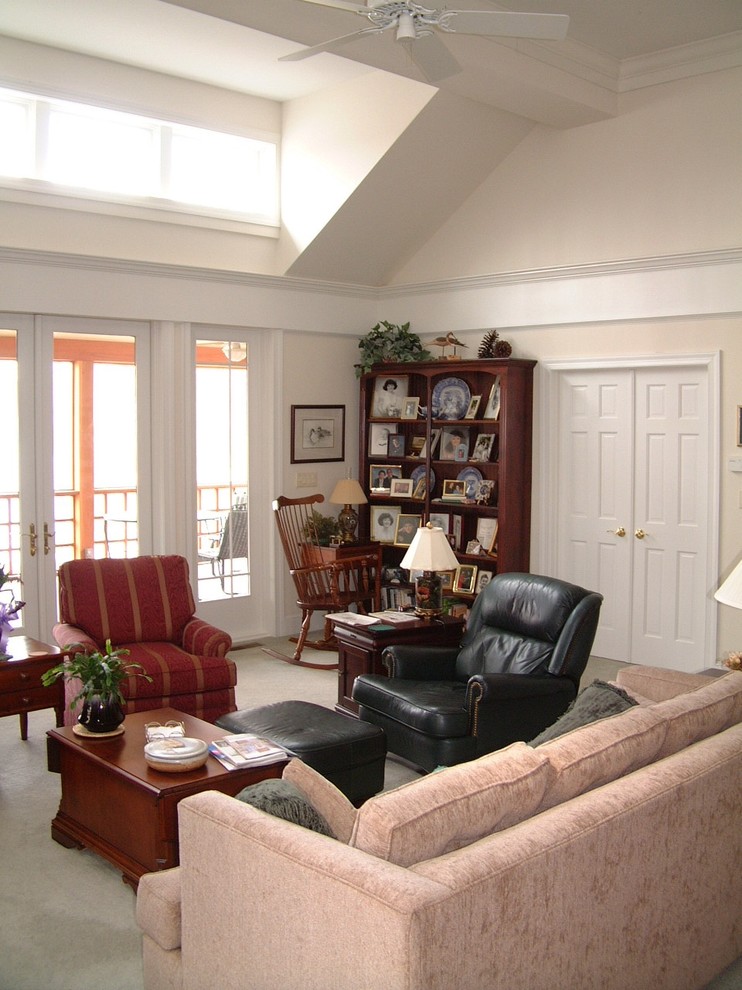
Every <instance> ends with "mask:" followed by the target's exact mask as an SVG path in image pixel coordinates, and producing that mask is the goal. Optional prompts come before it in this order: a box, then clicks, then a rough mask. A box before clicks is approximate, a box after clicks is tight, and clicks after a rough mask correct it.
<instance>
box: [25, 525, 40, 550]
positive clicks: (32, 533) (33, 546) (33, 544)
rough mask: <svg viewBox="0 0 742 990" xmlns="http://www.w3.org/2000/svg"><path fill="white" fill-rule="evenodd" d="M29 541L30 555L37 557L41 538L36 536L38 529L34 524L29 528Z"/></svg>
mask: <svg viewBox="0 0 742 990" xmlns="http://www.w3.org/2000/svg"><path fill="white" fill-rule="evenodd" d="M28 539H29V543H30V548H29V553H30V554H31V556H32V557H35V556H36V550H37V546H38V540H39V538H38V536H37V535H36V527H35V526H34V524H33V523H31V524H30V525H29V527H28Z"/></svg>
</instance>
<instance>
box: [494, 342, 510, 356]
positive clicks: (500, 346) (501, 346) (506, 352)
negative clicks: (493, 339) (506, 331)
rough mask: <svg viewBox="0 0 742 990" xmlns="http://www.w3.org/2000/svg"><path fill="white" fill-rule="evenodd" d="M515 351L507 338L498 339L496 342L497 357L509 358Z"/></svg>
mask: <svg viewBox="0 0 742 990" xmlns="http://www.w3.org/2000/svg"><path fill="white" fill-rule="evenodd" d="M512 353H513V348H512V347H511V346H510V344H509V343H508V342H507V340H498V341H497V343H496V344H495V357H499V358H507V357H510V355H511V354H512Z"/></svg>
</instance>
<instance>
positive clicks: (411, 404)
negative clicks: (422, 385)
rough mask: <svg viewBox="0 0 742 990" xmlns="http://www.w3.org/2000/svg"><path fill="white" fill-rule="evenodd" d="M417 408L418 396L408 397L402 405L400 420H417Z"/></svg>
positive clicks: (418, 403) (418, 404)
mask: <svg viewBox="0 0 742 990" xmlns="http://www.w3.org/2000/svg"><path fill="white" fill-rule="evenodd" d="M419 406H420V397H419V396H416V395H410V396H408V397H407V398H406V399H405V400H404V402H403V404H402V419H417V410H418V407H419Z"/></svg>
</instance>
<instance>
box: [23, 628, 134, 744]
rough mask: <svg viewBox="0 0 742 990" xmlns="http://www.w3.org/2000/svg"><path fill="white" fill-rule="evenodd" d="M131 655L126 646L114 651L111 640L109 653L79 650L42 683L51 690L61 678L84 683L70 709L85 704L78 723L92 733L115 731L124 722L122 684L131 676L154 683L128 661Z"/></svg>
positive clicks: (108, 640) (107, 650)
mask: <svg viewBox="0 0 742 990" xmlns="http://www.w3.org/2000/svg"><path fill="white" fill-rule="evenodd" d="M73 648H74V647H73ZM128 656H129V650H127V649H124V648H123V647H119V648H118V649H115V650H114V649H113V647H112V646H111V640H110V639H107V640H106V648H105V651H98V650H89V651H88V650H83V649H78V650H77V652H75V653H74V654H73V655H72V656H70V657H67V658H66V659H65V660H63V661H62V663H60V664H57V666H56V667H52V668H51V670H47V671H46V673H44V674H42V675H41V682H42V684H43V685H44V687H50V686H51V685H52V684H54V682H55V681H57V680H58V679H59V678H60V677H63V678H64V679H65V680H73V679H75V678H77V679H78V680H79V681H80V682H81V683H80V690H79V691H78V692H77V694H76V695H75V697H74V698H73V699H72V701H71V702H70V708H74V707H75V706H76V705H77V703H78V702H79V701H82V703H83V705H82V711H81V712H80V714H79V716H78V718H77V721H78V723H79V724H80V725H82V726H83V727H84V728H86V729H87V730H88V731H89V732H112V731H114V729H117V728H118V726H119V725H121V723H122V722H123V721H124V709H123V704H124V696H123V694H122V692H121V684H122V682H123V681H124V680H125V679H126V678H127V677H129V676H131V675H135V676H137V677H144V678H145V680H148V681H151V680H152V678H151V677H150V676H149V675H148V674H145V673H142V671H143V668H142V665H141V664H139V663H130V662H128V661H127V660H126V659H125V658H126V657H128Z"/></svg>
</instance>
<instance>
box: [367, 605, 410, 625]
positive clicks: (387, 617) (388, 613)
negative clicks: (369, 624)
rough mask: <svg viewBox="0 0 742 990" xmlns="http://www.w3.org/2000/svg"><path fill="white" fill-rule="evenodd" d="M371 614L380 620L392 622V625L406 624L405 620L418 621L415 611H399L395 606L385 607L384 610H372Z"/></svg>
mask: <svg viewBox="0 0 742 990" xmlns="http://www.w3.org/2000/svg"><path fill="white" fill-rule="evenodd" d="M370 615H373V616H374V618H375V619H377V620H378V621H379V622H390V623H391V624H392V625H404V623H405V622H417V621H418V617H417V616H416V615H415V613H414V612H398V611H397V610H396V609H393V608H389V609H385V610H384V611H383V612H371V613H370Z"/></svg>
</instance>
